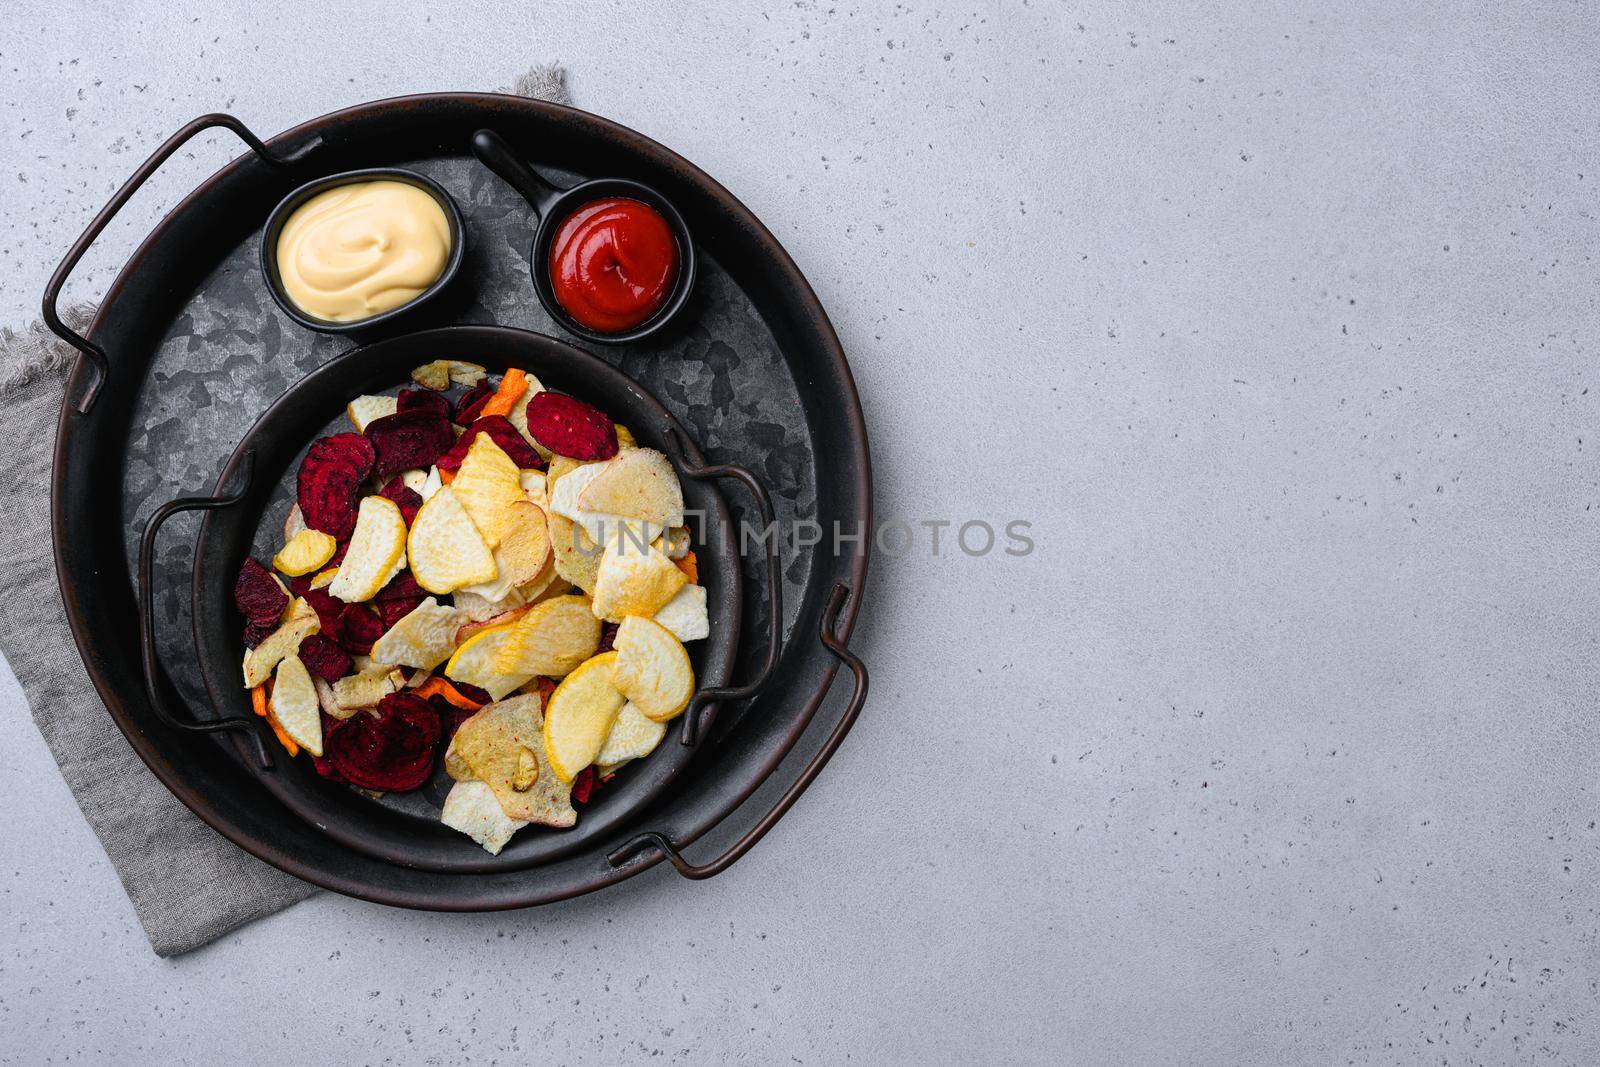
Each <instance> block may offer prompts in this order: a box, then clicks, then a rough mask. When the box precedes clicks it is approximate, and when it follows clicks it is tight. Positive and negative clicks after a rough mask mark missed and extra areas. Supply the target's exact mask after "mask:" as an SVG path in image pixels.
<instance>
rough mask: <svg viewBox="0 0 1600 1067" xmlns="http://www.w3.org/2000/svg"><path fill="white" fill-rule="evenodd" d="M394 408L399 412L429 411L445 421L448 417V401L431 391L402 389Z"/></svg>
mask: <svg viewBox="0 0 1600 1067" xmlns="http://www.w3.org/2000/svg"><path fill="white" fill-rule="evenodd" d="M395 407H396V410H399V411H431V412H433V413H434V414H435V415H440V416H442V417H444V418H446V419H448V418H449V417H450V401H448V400H446V399H445V398H444V397H443V396H441V395H440V394H438V393H436V392H434V391H433V390H432V389H402V390H400V395H399V396H398V397H397V398H396V401H395Z"/></svg>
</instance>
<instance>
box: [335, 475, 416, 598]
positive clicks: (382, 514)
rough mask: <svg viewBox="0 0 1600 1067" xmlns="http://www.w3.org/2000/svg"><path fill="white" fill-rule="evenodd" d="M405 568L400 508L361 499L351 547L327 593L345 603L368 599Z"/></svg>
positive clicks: (389, 502)
mask: <svg viewBox="0 0 1600 1067" xmlns="http://www.w3.org/2000/svg"><path fill="white" fill-rule="evenodd" d="M405 565H406V520H405V519H404V518H403V517H402V516H401V514H400V507H399V505H397V504H396V503H395V502H394V501H393V500H390V499H388V498H387V497H381V496H368V497H362V498H361V506H360V507H359V508H358V509H356V528H355V532H354V533H352V534H351V535H350V547H349V548H348V549H347V550H346V551H345V554H344V560H343V562H341V563H340V564H339V573H338V574H337V575H335V576H334V579H333V581H332V582H330V583H329V584H328V593H329V594H330V595H332V596H336V597H338V598H339V599H340V600H343V601H344V602H345V603H347V604H359V603H361V602H362V601H364V600H371V599H372V598H373V597H374V596H377V595H378V590H380V589H382V588H383V587H384V586H385V585H387V584H388V582H389V579H390V578H393V577H394V576H395V575H396V574H398V573H400V569H401V568H402V567H404V566H405Z"/></svg>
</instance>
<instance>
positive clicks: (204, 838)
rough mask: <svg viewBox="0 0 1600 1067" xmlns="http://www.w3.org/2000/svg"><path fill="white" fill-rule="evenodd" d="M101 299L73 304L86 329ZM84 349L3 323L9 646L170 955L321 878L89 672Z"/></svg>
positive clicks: (543, 74) (3, 600)
mask: <svg viewBox="0 0 1600 1067" xmlns="http://www.w3.org/2000/svg"><path fill="white" fill-rule="evenodd" d="M510 91H512V92H515V93H518V94H520V95H523V96H533V97H539V98H542V99H546V100H554V101H556V102H557V103H563V104H565V103H569V102H570V100H571V98H570V97H569V96H568V94H567V85H566V71H565V70H564V69H563V68H562V67H560V66H559V65H557V64H553V63H552V64H546V65H543V66H538V67H534V68H533V69H532V70H529V71H528V72H527V73H525V74H523V75H522V76H521V77H519V78H518V79H517V81H516V84H515V85H514V86H513V87H512V89H511V90H510ZM90 310H91V309H90V308H88V307H86V306H78V307H74V308H72V309H70V310H69V311H68V313H67V314H66V315H65V318H66V319H67V320H68V322H69V323H71V324H72V325H73V326H74V327H75V328H77V329H82V328H83V327H84V326H85V325H87V323H88V320H89V316H90ZM75 356H76V353H75V352H74V351H73V350H72V349H71V348H69V347H68V346H67V345H65V344H62V343H61V342H60V341H58V340H56V338H55V336H54V335H53V334H51V333H49V332H48V331H47V330H46V329H45V327H44V324H43V323H42V322H34V323H33V324H32V325H30V326H28V327H26V328H24V329H21V330H13V329H0V398H3V399H4V402H5V409H6V423H7V426H8V427H9V428H10V429H11V431H12V432H11V433H9V434H8V437H9V438H10V439H11V440H12V441H14V442H17V443H16V444H15V446H14V447H13V448H12V450H11V451H10V453H9V454H8V455H7V456H6V457H5V460H6V461H5V462H4V463H0V509H3V510H4V512H5V514H6V515H7V516H8V517H9V520H10V521H8V522H5V523H0V559H6V560H9V561H11V563H12V565H13V566H14V570H13V572H12V573H13V578H12V579H11V581H9V582H8V583H7V586H6V595H5V596H4V597H0V653H4V654H5V657H6V661H7V662H8V663H10V665H11V669H12V671H13V672H14V673H15V674H16V676H17V679H18V680H19V681H20V682H21V683H22V691H23V694H24V695H25V696H26V697H27V698H28V707H29V709H30V710H31V711H32V712H33V721H34V723H35V724H36V725H37V726H38V728H39V733H41V734H42V735H44V740H45V744H47V745H48V746H49V747H50V752H51V754H52V755H54V756H55V759H56V763H57V764H58V765H59V766H60V768H61V776H62V777H63V778H65V779H66V782H67V787H68V788H69V789H71V790H72V795H73V797H74V798H75V799H76V800H77V802H78V807H79V808H80V809H81V810H82V811H83V815H84V818H85V819H87V820H88V822H89V826H90V827H91V828H92V829H93V830H94V832H95V833H96V834H97V835H98V836H99V838H100V843H101V844H102V845H103V846H105V850H106V855H107V856H108V857H109V858H110V860H111V865H112V866H113V867H114V868H116V871H117V876H118V877H119V878H121V879H122V887H123V889H124V890H126V891H127V894H128V899H129V900H131V901H132V902H133V910H134V912H135V913H136V914H137V915H138V917H139V922H140V924H141V925H142V926H143V927H144V931H145V934H146V935H147V936H148V937H149V938H150V947H151V948H153V949H155V951H156V954H157V955H158V956H176V955H179V954H181V953H184V952H188V951H190V950H191V949H195V948H199V947H200V946H201V945H204V944H206V943H208V942H210V941H213V940H215V939H216V938H219V937H221V936H222V935H223V934H225V933H227V932H228V931H230V930H233V929H236V928H237V927H240V926H243V925H244V924H245V923H248V922H251V921H252V920H255V919H259V918H261V917H262V916H263V915H271V914H272V913H273V912H275V911H279V910H281V909H283V908H286V907H288V906H289V905H290V904H293V903H295V902H296V901H299V900H303V899H305V898H306V897H308V896H310V895H311V894H312V893H314V892H316V888H315V887H314V886H312V885H310V884H308V883H306V882H302V881H300V880H299V879H298V878H295V877H293V876H291V875H287V874H284V873H283V872H282V871H279V870H278V869H277V868H275V867H271V866H268V865H267V864H265V863H262V862H261V861H260V860H258V859H256V858H255V857H254V856H251V855H250V854H249V853H247V852H244V851H243V850H241V849H239V848H237V847H235V846H234V845H233V843H232V842H230V841H228V840H227V839H226V838H225V837H223V836H222V835H221V834H218V833H216V832H215V831H214V830H212V829H211V828H210V827H208V826H207V825H206V824H205V823H203V822H201V821H200V819H199V818H198V817H197V816H195V815H194V814H193V813H192V812H191V811H189V809H188V808H186V807H184V806H183V805H182V804H181V803H179V802H178V800H177V799H176V798H175V797H173V796H172V794H171V793H169V792H167V789H166V787H165V786H163V785H162V784H161V783H160V782H159V781H158V780H157V779H156V777H155V775H153V774H151V773H150V771H149V769H148V768H147V767H145V765H144V763H143V762H142V761H141V760H140V759H139V757H138V756H136V755H135V754H134V752H133V749H132V748H130V747H129V746H128V743H127V741H126V740H124V738H123V736H122V734H121V732H120V731H118V730H117V727H116V725H115V724H114V723H113V722H112V721H111V716H110V715H109V714H107V712H106V710H105V706H104V705H103V704H101V703H100V699H99V697H98V696H97V695H96V694H95V691H94V687H93V686H92V685H91V684H90V682H89V676H88V674H87V672H85V670H84V667H83V662H82V660H80V659H79V657H78V649H77V646H76V645H75V644H74V643H73V640H72V633H71V630H70V629H69V628H68V626H67V620H66V614H65V612H64V611H63V609H62V607H61V597H60V591H59V590H58V589H57V587H56V574H55V564H54V560H53V558H52V555H51V543H50V464H51V458H52V457H51V449H52V447H53V445H54V442H55V423H56V417H57V416H58V415H59V414H60V411H61V392H62V387H63V383H64V380H65V377H66V371H67V368H69V367H70V366H71V365H72V362H73V359H74V358H75Z"/></svg>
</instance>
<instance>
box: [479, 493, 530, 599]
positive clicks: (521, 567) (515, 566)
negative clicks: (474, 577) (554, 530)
mask: <svg viewBox="0 0 1600 1067" xmlns="http://www.w3.org/2000/svg"><path fill="white" fill-rule="evenodd" d="M511 515H512V518H513V520H514V524H513V525H512V526H511V527H510V528H509V529H507V530H506V531H505V533H504V535H503V536H502V537H501V538H500V543H499V544H497V545H495V546H494V553H493V556H494V565H495V571H496V574H495V576H494V578H493V579H492V580H491V581H487V582H480V583H477V584H474V585H469V586H464V587H463V591H464V592H469V593H476V594H478V595H479V596H481V597H485V598H486V599H489V600H503V599H505V598H506V597H507V596H509V595H510V594H511V592H512V591H513V590H515V589H516V588H517V587H518V586H521V585H526V584H528V583H529V582H531V581H533V580H534V579H536V578H538V577H540V576H541V575H543V574H544V573H545V570H546V568H547V567H549V565H550V528H549V526H548V524H547V523H546V520H545V516H544V510H543V509H542V508H540V507H539V505H537V504H535V503H533V502H532V501H529V500H519V501H517V502H516V503H515V504H513V505H512V506H511Z"/></svg>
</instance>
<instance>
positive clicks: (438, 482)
mask: <svg viewBox="0 0 1600 1067" xmlns="http://www.w3.org/2000/svg"><path fill="white" fill-rule="evenodd" d="M442 488H444V479H442V478H440V477H439V468H438V467H429V468H428V476H427V477H426V478H424V479H423V480H422V484H421V485H419V486H417V495H418V496H420V497H421V498H422V499H423V500H424V501H427V500H428V499H429V498H430V497H432V496H433V494H435V493H437V492H438V491H439V490H440V489H442Z"/></svg>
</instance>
